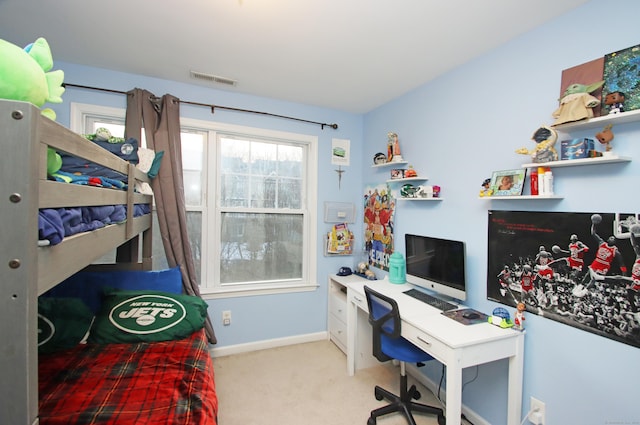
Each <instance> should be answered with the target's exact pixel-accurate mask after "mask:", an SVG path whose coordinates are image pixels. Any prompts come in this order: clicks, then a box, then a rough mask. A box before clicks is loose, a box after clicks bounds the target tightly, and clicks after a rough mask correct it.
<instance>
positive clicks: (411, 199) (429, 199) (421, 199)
mask: <svg viewBox="0 0 640 425" xmlns="http://www.w3.org/2000/svg"><path fill="white" fill-rule="evenodd" d="M396 199H397V200H398V201H442V198H403V197H399V198H396Z"/></svg>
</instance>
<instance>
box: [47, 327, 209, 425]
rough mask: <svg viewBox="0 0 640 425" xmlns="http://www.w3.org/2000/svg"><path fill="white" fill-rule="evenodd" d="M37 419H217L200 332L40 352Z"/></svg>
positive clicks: (51, 423) (54, 423) (198, 422)
mask: <svg viewBox="0 0 640 425" xmlns="http://www.w3.org/2000/svg"><path fill="white" fill-rule="evenodd" d="M38 372H39V381H40V382H39V391H40V406H39V409H40V424H41V425H58V424H65V425H70V424H95V425H98V424H100V425H107V424H114V425H115V424H117V425H128V424H131V425H133V424H135V425H142V424H149V425H150V424H154V425H156V424H167V425H169V424H172V425H178V424H180V425H183V424H185V425H186V424H188V425H216V412H217V409H218V399H217V397H216V393H215V384H214V372H213V362H212V360H211V357H210V356H209V352H208V351H207V342H206V336H205V334H204V331H203V330H201V331H197V332H195V333H194V334H192V335H191V336H190V337H189V338H185V339H183V340H179V341H166V342H154V343H138V344H110V345H84V346H78V347H75V348H73V349H71V350H67V351H64V352H60V353H56V354H51V355H41V356H40V358H39V368H38Z"/></svg>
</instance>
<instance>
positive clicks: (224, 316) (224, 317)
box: [222, 310, 231, 326]
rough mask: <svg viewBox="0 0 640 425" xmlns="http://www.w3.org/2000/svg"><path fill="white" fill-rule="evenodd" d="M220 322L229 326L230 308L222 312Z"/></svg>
mask: <svg viewBox="0 0 640 425" xmlns="http://www.w3.org/2000/svg"><path fill="white" fill-rule="evenodd" d="M222 324H223V325H224V326H229V325H230V324H231V310H225V311H223V312H222Z"/></svg>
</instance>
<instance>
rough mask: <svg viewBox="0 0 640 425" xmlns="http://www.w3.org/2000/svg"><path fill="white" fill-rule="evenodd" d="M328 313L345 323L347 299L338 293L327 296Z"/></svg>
mask: <svg viewBox="0 0 640 425" xmlns="http://www.w3.org/2000/svg"><path fill="white" fill-rule="evenodd" d="M329 314H333V315H335V316H336V317H337V318H338V319H340V320H341V321H343V322H344V323H347V300H346V298H345V297H344V296H340V294H332V295H331V296H330V298H329Z"/></svg>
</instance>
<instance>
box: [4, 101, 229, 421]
mask: <svg viewBox="0 0 640 425" xmlns="http://www.w3.org/2000/svg"><path fill="white" fill-rule="evenodd" d="M0 142H1V143H0V146H2V147H3V149H4V152H3V155H4V158H3V160H2V167H0V173H1V174H0V175H1V176H2V184H0V187H1V189H0V191H1V194H2V201H1V202H0V217H1V218H2V220H3V223H4V229H3V231H2V233H3V236H2V239H1V242H0V252H1V253H2V260H3V264H2V266H1V267H0V279H1V282H2V283H1V284H2V296H1V297H0V317H1V318H2V339H3V341H2V348H1V349H0V372H1V374H2V377H3V379H2V382H1V383H0V423H6V424H16V425H22V424H26V425H33V424H42V425H46V424H58V423H65V424H71V423H85V422H83V421H85V420H87V421H91V422H90V423H94V424H111V423H113V424H128V423H131V424H133V423H135V424H145V423H146V424H151V423H154V424H155V423H167V424H203V425H204V424H207V425H209V424H212V425H215V423H216V410H217V398H216V395H215V385H214V381H213V365H212V361H211V357H210V356H209V355H208V344H207V341H206V336H205V334H204V330H203V329H199V330H196V331H194V332H193V333H191V334H189V335H188V337H186V338H185V337H181V338H180V339H176V340H170V341H163V342H124V343H117V344H107V343H103V344H91V343H89V344H82V345H78V346H74V347H71V348H69V349H67V350H63V351H61V352H60V355H56V354H44V355H42V354H41V355H40V356H39V354H38V351H39V350H38V332H39V325H38V300H39V297H40V296H41V295H43V294H45V293H47V292H48V291H50V290H52V288H55V287H57V286H58V285H59V284H60V282H63V281H66V280H67V279H68V278H70V277H72V276H74V275H76V274H77V273H78V272H81V271H83V270H87V269H88V268H89V267H91V264H92V263H94V262H95V261H96V260H98V259H100V258H102V257H104V256H105V255H106V254H109V253H111V252H113V251H114V250H116V249H117V260H116V262H117V263H116V264H114V265H113V266H114V267H115V268H116V269H118V270H125V271H131V272H134V271H141V272H142V271H148V270H151V228H152V226H151V214H144V215H140V216H135V214H134V212H135V211H136V209H137V208H136V206H140V205H145V204H146V205H147V206H150V204H151V201H152V196H150V195H145V194H141V193H138V192H137V191H135V190H134V187H135V186H136V184H135V183H137V182H146V183H148V182H149V179H148V177H147V175H146V173H144V172H142V171H140V170H139V169H137V168H136V167H135V166H134V165H133V164H131V163H128V162H126V161H124V160H122V159H120V158H118V157H117V156H115V155H113V154H111V153H109V152H108V151H106V150H105V149H103V148H101V147H100V146H98V145H96V144H94V143H91V142H88V141H87V140H86V139H85V138H84V137H82V136H81V135H78V134H76V133H74V132H72V131H70V130H68V129H66V128H65V127H63V126H61V125H60V124H58V123H56V122H54V121H52V120H50V119H48V118H45V117H43V116H42V115H41V113H40V109H38V108H36V107H34V106H33V105H31V104H29V103H25V102H16V101H8V100H0ZM48 148H52V149H55V150H56V151H58V152H62V153H65V154H69V155H73V156H77V157H79V158H83V159H86V160H89V161H92V162H93V163H96V164H99V165H100V166H104V167H107V168H109V169H111V170H113V171H116V172H118V173H121V174H123V175H125V176H126V177H127V180H128V185H126V188H125V189H126V190H116V189H113V188H103V187H91V186H87V185H78V184H69V183H61V182H58V181H53V180H50V179H48V177H47V167H46V165H47V151H48ZM107 205H125V206H126V220H124V222H122V223H119V224H111V225H106V226H104V227H100V228H98V229H96V230H92V231H89V232H85V233H78V234H74V235H73V236H69V237H65V238H64V239H62V240H61V241H57V242H56V243H55V245H53V244H52V245H51V246H43V245H42V244H39V237H38V236H39V212H40V211H42V210H45V209H59V208H74V207H86V206H107ZM60 286H62V285H60ZM147 289H148V288H147ZM96 321H97V318H96ZM93 323H94V324H92V325H91V326H94V325H95V322H93ZM89 334H91V332H89ZM133 352H135V353H137V354H136V355H138V353H143V352H148V353H149V356H146V357H145V356H142V357H136V358H133V357H132V355H131V353H133ZM123 353H128V354H126V355H125V357H126V359H125V360H123V359H122V358H121V357H122V356H123ZM118 356H120V358H119V357H118ZM169 359H172V361H169ZM170 363H172V364H171V365H170ZM113 364H118V365H119V366H118V369H119V370H120V371H123V372H122V373H120V374H119V375H118V381H122V382H123V385H121V386H115V385H112V386H111V387H109V389H108V390H105V389H100V388H99V385H100V384H99V381H104V379H101V378H100V379H97V378H96V379H97V380H95V381H90V379H94V378H95V377H96V376H97V374H98V372H100V371H105V370H113V368H112V365H113ZM110 365H111V366H110ZM183 366H184V367H183ZM173 367H178V368H179V369H180V370H179V372H178V373H182V374H183V377H174V378H168V375H166V373H168V369H170V368H173ZM185 367H186V368H187V369H188V370H187V371H185ZM143 370H154V371H156V374H155V375H152V376H151V377H150V378H145V379H142V378H140V377H139V374H138V372H142V371H143ZM92 371H94V372H95V373H93V372H92ZM76 372H77V373H76ZM87 373H88V374H87ZM111 373H113V371H112V372H111ZM39 374H42V375H43V376H42V378H43V379H42V380H40V381H39ZM74 374H75V375H77V377H80V378H79V379H76V381H85V384H88V385H89V387H85V389H77V387H75V386H73V385H71V381H73V379H69V376H72V375H74ZM62 375H64V376H65V378H61V376H62ZM187 375H188V376H187ZM44 376H49V378H47V379H46V380H45V379H44ZM62 381H64V382H62ZM112 381H113V380H112ZM152 383H153V384H152ZM112 384H113V383H112ZM87 388H88V389H87ZM150 388H151V389H153V391H154V392H153V394H152V395H148V396H147V397H146V398H147V399H148V400H147V399H144V400H143V399H142V398H143V397H140V396H139V394H140V393H141V392H145V391H147V392H149V389H150ZM163 388H165V389H166V391H164V394H163V393H162V391H161V389H163ZM39 392H40V394H39ZM88 392H91V393H92V396H91V398H92V400H89V399H88V398H84V399H83V400H82V401H79V402H78V403H75V405H74V404H73V403H71V402H69V401H70V400H72V399H73V401H74V402H76V401H78V399H79V398H80V394H85V393H88ZM149 398H150V399H149ZM114 400H116V401H117V402H114ZM89 401H90V402H91V403H94V402H97V405H96V406H89V405H88V403H89ZM55 405H62V408H63V410H58V407H55ZM78 405H82V406H84V407H82V408H84V409H85V411H84V412H83V411H81V410H79V409H81V407H78ZM65 409H67V410H65ZM69 409H71V410H69ZM99 411H100V412H108V414H107V415H102V416H99V415H96V412H99ZM132 411H135V415H132V414H131V413H132ZM148 411H154V415H151V416H146V413H145V412H148ZM43 412H45V413H44V414H46V415H49V416H44V415H43ZM73 415H75V416H73ZM86 423H89V422H86Z"/></svg>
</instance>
